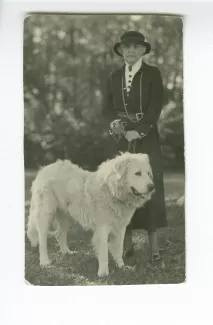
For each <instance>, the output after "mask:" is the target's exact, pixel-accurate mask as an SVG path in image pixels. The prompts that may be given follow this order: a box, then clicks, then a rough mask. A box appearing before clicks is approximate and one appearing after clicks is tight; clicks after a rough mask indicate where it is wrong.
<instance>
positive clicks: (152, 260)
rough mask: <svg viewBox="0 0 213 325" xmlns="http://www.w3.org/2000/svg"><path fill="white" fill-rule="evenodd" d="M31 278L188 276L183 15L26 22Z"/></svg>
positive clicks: (153, 280) (114, 280) (53, 17)
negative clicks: (186, 267) (186, 272)
mask: <svg viewBox="0 0 213 325" xmlns="http://www.w3.org/2000/svg"><path fill="white" fill-rule="evenodd" d="M23 33H24V44H23V46H24V48H23V80H24V88H23V90H24V94H23V96H24V170H25V225H24V227H25V281H26V283H27V284H28V285H34V286H94V285H145V284H179V283H183V282H185V258H186V256H185V154H184V153H185V152H184V118H183V117H184V102H183V93H184V81H183V33H184V29H183V17H181V16H178V15H163V14H143V13H141V14H139V13H137V14H134V13H133V14H131V13H129V14H118V13H116V14H89V13H88V14H62V13H61V14H56V13H52V14H50V13H49V14H47V13H32V14H28V15H26V17H25V20H24V31H23Z"/></svg>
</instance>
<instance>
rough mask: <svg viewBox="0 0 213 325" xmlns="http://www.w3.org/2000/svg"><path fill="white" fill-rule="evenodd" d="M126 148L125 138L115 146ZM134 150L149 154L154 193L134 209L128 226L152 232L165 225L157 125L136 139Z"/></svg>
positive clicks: (118, 148)
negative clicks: (149, 198) (142, 136)
mask: <svg viewBox="0 0 213 325" xmlns="http://www.w3.org/2000/svg"><path fill="white" fill-rule="evenodd" d="M127 148H128V142H127V140H125V139H122V140H121V141H120V142H119V145H118V146H117V150H119V151H122V152H125V151H127ZM135 152H136V153H146V154H148V156H149V160H150V164H151V167H152V172H153V181H154V185H155V194H154V195H153V197H152V199H151V200H150V201H148V202H147V203H146V204H145V206H144V207H142V208H139V209H137V210H136V212H135V214H134V215H133V218H132V220H131V224H130V226H131V227H132V229H146V230H147V231H148V232H154V231H156V230H157V229H158V228H162V227H166V226H167V218H166V208H165V195H164V182H163V162H162V154H161V146H160V138H159V134H158V129H157V127H156V128H153V129H152V130H151V132H150V133H149V134H148V135H147V136H146V137H144V138H142V139H137V140H136V147H135Z"/></svg>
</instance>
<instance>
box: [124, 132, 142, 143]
mask: <svg viewBox="0 0 213 325" xmlns="http://www.w3.org/2000/svg"><path fill="white" fill-rule="evenodd" d="M125 138H126V140H127V141H128V142H131V141H133V140H136V139H141V136H140V134H139V133H138V132H137V131H134V130H132V131H127V132H126V135H125Z"/></svg>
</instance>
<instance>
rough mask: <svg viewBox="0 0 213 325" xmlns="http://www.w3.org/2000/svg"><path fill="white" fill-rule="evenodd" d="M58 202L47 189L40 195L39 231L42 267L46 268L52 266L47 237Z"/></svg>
mask: <svg viewBox="0 0 213 325" xmlns="http://www.w3.org/2000/svg"><path fill="white" fill-rule="evenodd" d="M55 210H56V202H55V198H54V197H53V196H52V193H51V192H50V191H49V190H48V189H45V190H43V193H42V194H41V195H40V206H39V213H38V216H37V229H38V238H39V255H40V266H41V267H45V266H48V265H49V264H51V260H50V259H49V257H48V251H47V237H48V230H49V227H50V223H51V221H52V219H53V217H54V215H55Z"/></svg>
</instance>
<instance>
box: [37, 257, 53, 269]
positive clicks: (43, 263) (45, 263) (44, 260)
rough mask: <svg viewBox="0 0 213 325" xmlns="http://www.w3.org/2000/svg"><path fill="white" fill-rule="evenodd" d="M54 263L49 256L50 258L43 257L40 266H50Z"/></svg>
mask: <svg viewBox="0 0 213 325" xmlns="http://www.w3.org/2000/svg"><path fill="white" fill-rule="evenodd" d="M51 263H52V261H51V260H50V259H49V258H48V259H43V260H41V261H40V267H41V268H46V267H48V266H50V265H51Z"/></svg>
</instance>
